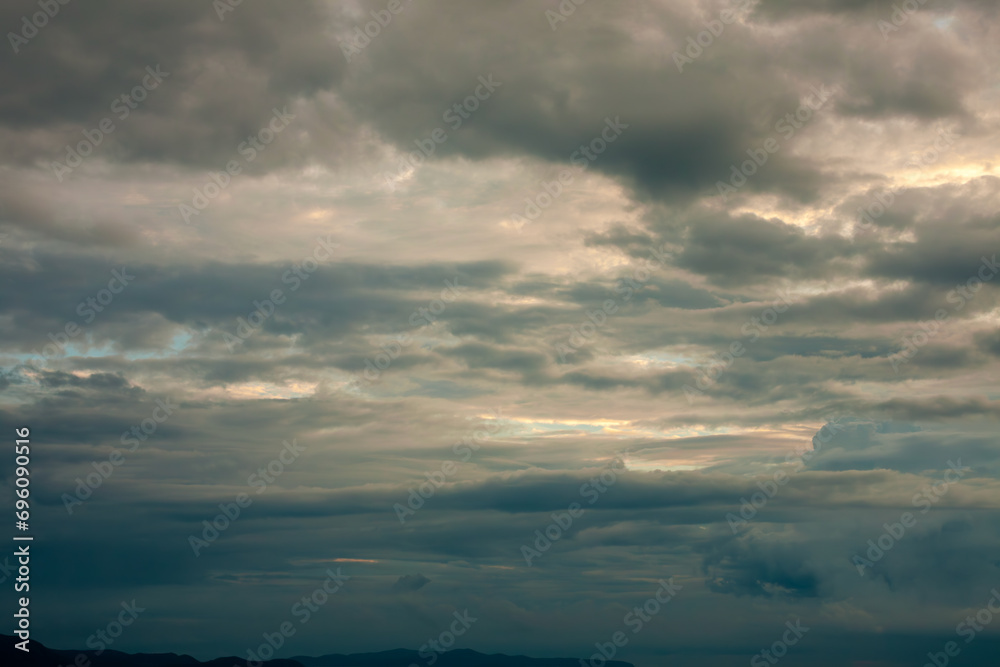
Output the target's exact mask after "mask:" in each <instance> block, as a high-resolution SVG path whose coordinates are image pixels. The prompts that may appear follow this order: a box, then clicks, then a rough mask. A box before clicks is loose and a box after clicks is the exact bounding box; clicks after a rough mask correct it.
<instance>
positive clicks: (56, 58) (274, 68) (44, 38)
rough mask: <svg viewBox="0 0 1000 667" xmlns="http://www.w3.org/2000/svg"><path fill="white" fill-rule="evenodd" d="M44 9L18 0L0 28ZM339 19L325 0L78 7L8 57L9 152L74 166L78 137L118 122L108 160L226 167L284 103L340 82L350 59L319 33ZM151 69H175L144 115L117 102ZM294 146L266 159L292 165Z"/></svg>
mask: <svg viewBox="0 0 1000 667" xmlns="http://www.w3.org/2000/svg"><path fill="white" fill-rule="evenodd" d="M36 10H37V7H36V6H35V3H32V2H14V3H7V4H5V5H4V8H3V10H2V13H0V24H2V25H5V26H10V27H13V26H15V25H18V24H19V23H20V20H21V17H22V16H23V15H26V14H28V15H30V14H31V13H32V12H33V11H36ZM327 19H328V15H327V14H326V13H325V12H324V11H323V10H322V9H321V8H320V7H319V6H317V5H316V4H315V3H309V2H300V1H296V2H291V3H284V4H282V6H281V7H280V8H279V7H277V6H274V5H272V4H269V3H261V2H247V3H245V4H242V5H241V6H240V8H239V10H238V11H234V12H231V13H230V14H228V15H226V17H225V20H224V21H222V20H220V19H219V17H218V16H217V15H216V10H215V9H214V8H213V6H212V4H211V3H208V4H206V3H204V2H198V1H197V0H181V1H180V2H174V3H169V4H161V5H151V6H147V5H136V4H134V3H128V2H118V1H117V0H102V1H101V2H98V3H94V4H92V5H88V6H87V7H86V8H85V7H82V6H80V7H77V6H74V5H72V4H70V5H67V6H66V7H63V8H61V11H60V14H59V16H58V17H57V18H55V19H53V20H52V21H51V22H50V24H49V25H47V26H46V27H45V28H44V29H43V30H41V31H39V35H38V36H37V37H36V38H34V39H33V40H32V41H31V42H30V43H29V44H27V45H25V46H23V47H21V49H20V52H19V53H18V54H17V55H16V56H14V55H13V54H10V53H9V52H8V54H7V56H6V57H8V58H10V59H12V60H14V62H15V63H16V67H5V68H4V70H3V74H2V75H0V85H2V89H3V90H6V91H8V92H7V94H5V95H3V96H0V121H2V122H3V124H4V125H5V128H6V130H5V134H6V135H7V136H6V137H5V141H6V143H7V145H8V150H7V151H6V155H5V156H6V159H7V160H8V161H16V162H27V161H33V160H35V159H37V158H38V157H39V153H40V154H41V156H44V157H45V158H47V159H49V160H56V159H59V160H63V161H64V160H65V150H64V146H65V145H66V144H72V145H76V143H77V142H78V141H80V140H81V139H82V138H83V136H82V135H81V131H82V130H84V129H86V130H91V131H93V130H94V129H95V128H97V127H98V124H99V122H100V121H101V119H103V118H111V119H112V121H113V123H114V125H115V130H114V131H113V132H111V133H110V134H108V135H107V136H106V137H105V142H106V143H107V144H108V145H101V146H99V147H98V148H97V149H96V151H95V152H96V153H97V154H99V155H101V156H103V157H105V158H106V159H111V160H116V161H121V160H124V161H129V162H132V161H157V160H166V161H171V162H180V163H183V164H187V165H194V166H198V167H208V168H212V169H220V168H223V167H224V165H225V163H226V161H227V160H229V159H232V158H233V157H234V153H235V151H236V147H237V146H238V145H239V144H240V142H242V141H244V140H245V139H246V137H247V136H248V135H251V134H253V135H256V134H257V132H258V130H259V129H260V128H261V127H263V126H265V125H266V123H267V121H268V119H269V118H270V117H271V115H272V109H273V108H274V107H277V108H279V109H281V108H282V107H285V106H288V105H291V104H292V103H293V102H294V100H295V99H296V98H299V97H309V96H312V95H314V94H315V93H316V92H317V91H319V90H323V89H330V88H333V87H334V86H335V85H336V84H337V82H338V81H339V80H340V78H341V76H342V72H343V69H344V67H345V66H346V63H345V61H344V59H343V56H342V54H341V53H340V49H339V48H338V47H337V44H336V42H334V41H333V40H331V39H329V37H328V36H327V35H325V34H324V33H323V31H322V30H321V29H319V26H320V25H321V24H322V23H323V22H324V21H325V20H327ZM109 44H114V51H113V52H112V51H110V50H109V49H108V48H107V45H109ZM147 66H150V67H154V68H155V67H157V66H159V67H160V68H162V71H164V72H166V73H168V76H166V77H165V78H164V80H163V81H162V83H160V84H159V85H158V87H157V88H155V89H153V90H151V91H149V93H148V98H146V99H144V100H143V101H142V102H141V103H138V105H137V108H135V109H134V110H132V109H129V108H127V107H126V106H125V105H124V104H118V105H117V106H116V107H114V108H112V105H113V104H114V103H115V100H116V99H118V98H121V97H122V95H124V94H129V93H130V91H131V90H132V89H133V88H134V87H135V86H138V85H140V84H141V83H142V81H143V78H144V77H147V78H148V75H147V71H146V67H147ZM14 91H17V93H16V94H15V92H14ZM132 104H133V105H134V104H136V103H132ZM331 112H332V110H331ZM126 113H127V114H128V115H127V116H124V114H126ZM123 116H124V117H123ZM105 142H102V144H103V143H105ZM332 147H333V144H327V149H330V148H332ZM292 148H293V147H292V146H291V145H285V146H282V142H280V141H279V142H276V144H275V148H269V149H268V151H267V154H266V155H265V158H266V159H267V160H270V161H274V158H275V155H276V154H281V155H283V158H284V159H285V160H288V159H290V157H291V154H292ZM256 166H257V165H254V168H256Z"/></svg>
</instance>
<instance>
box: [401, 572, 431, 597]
mask: <svg viewBox="0 0 1000 667" xmlns="http://www.w3.org/2000/svg"><path fill="white" fill-rule="evenodd" d="M429 583H431V580H430V579H428V578H427V577H425V576H424V575H422V574H404V575H403V576H401V577H400V578H399V579H397V580H396V583H394V584H393V585H392V590H393V591H395V592H397V593H411V592H413V591H419V590H420V589H421V588H423V587H424V586H426V585H427V584H429Z"/></svg>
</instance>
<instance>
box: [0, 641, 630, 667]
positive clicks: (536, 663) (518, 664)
mask: <svg viewBox="0 0 1000 667" xmlns="http://www.w3.org/2000/svg"><path fill="white" fill-rule="evenodd" d="M0 641H2V642H3V646H2V647H0V664H2V665H5V666H7V665H10V666H12V667H20V666H21V665H23V666H24V667H234V666H236V667H410V666H411V665H418V666H419V667H427V666H426V662H427V661H426V660H425V659H424V658H421V657H420V655H419V654H418V652H417V651H411V650H408V649H395V650H392V651H380V652H378V653H352V654H350V655H343V654H338V653H333V654H330V655H321V656H318V657H315V658H313V657H308V656H295V657H294V658H290V659H281V658H276V659H274V660H267V661H265V662H264V663H262V665H261V666H258V665H248V664H247V660H246V659H245V658H237V657H228V658H215V659H214V660H209V661H207V662H202V661H200V660H196V659H195V658H192V657H191V656H189V655H178V654H176V653H122V652H121V651H111V650H106V651H104V652H103V653H101V655H96V651H90V650H87V651H69V650H58V649H51V648H47V647H46V646H44V645H42V644H40V643H39V642H36V641H33V640H32V641H30V642H29V644H28V647H29V648H30V649H31V650H30V652H28V653H25V652H24V651H21V650H19V649H17V648H14V643H15V642H17V641H19V640H18V639H17V638H16V637H13V636H10V635H0ZM81 656H82V657H81ZM579 664H580V660H579V658H529V657H527V656H523V655H502V654H494V655H486V654H484V653H478V652H476V651H471V650H469V649H455V650H454V651H448V652H447V653H441V654H438V655H437V660H436V661H435V663H434V665H435V667H578V665H579ZM604 667H634V665H632V663H629V662H622V661H620V660H609V661H608V662H607V663H605V665H604Z"/></svg>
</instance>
